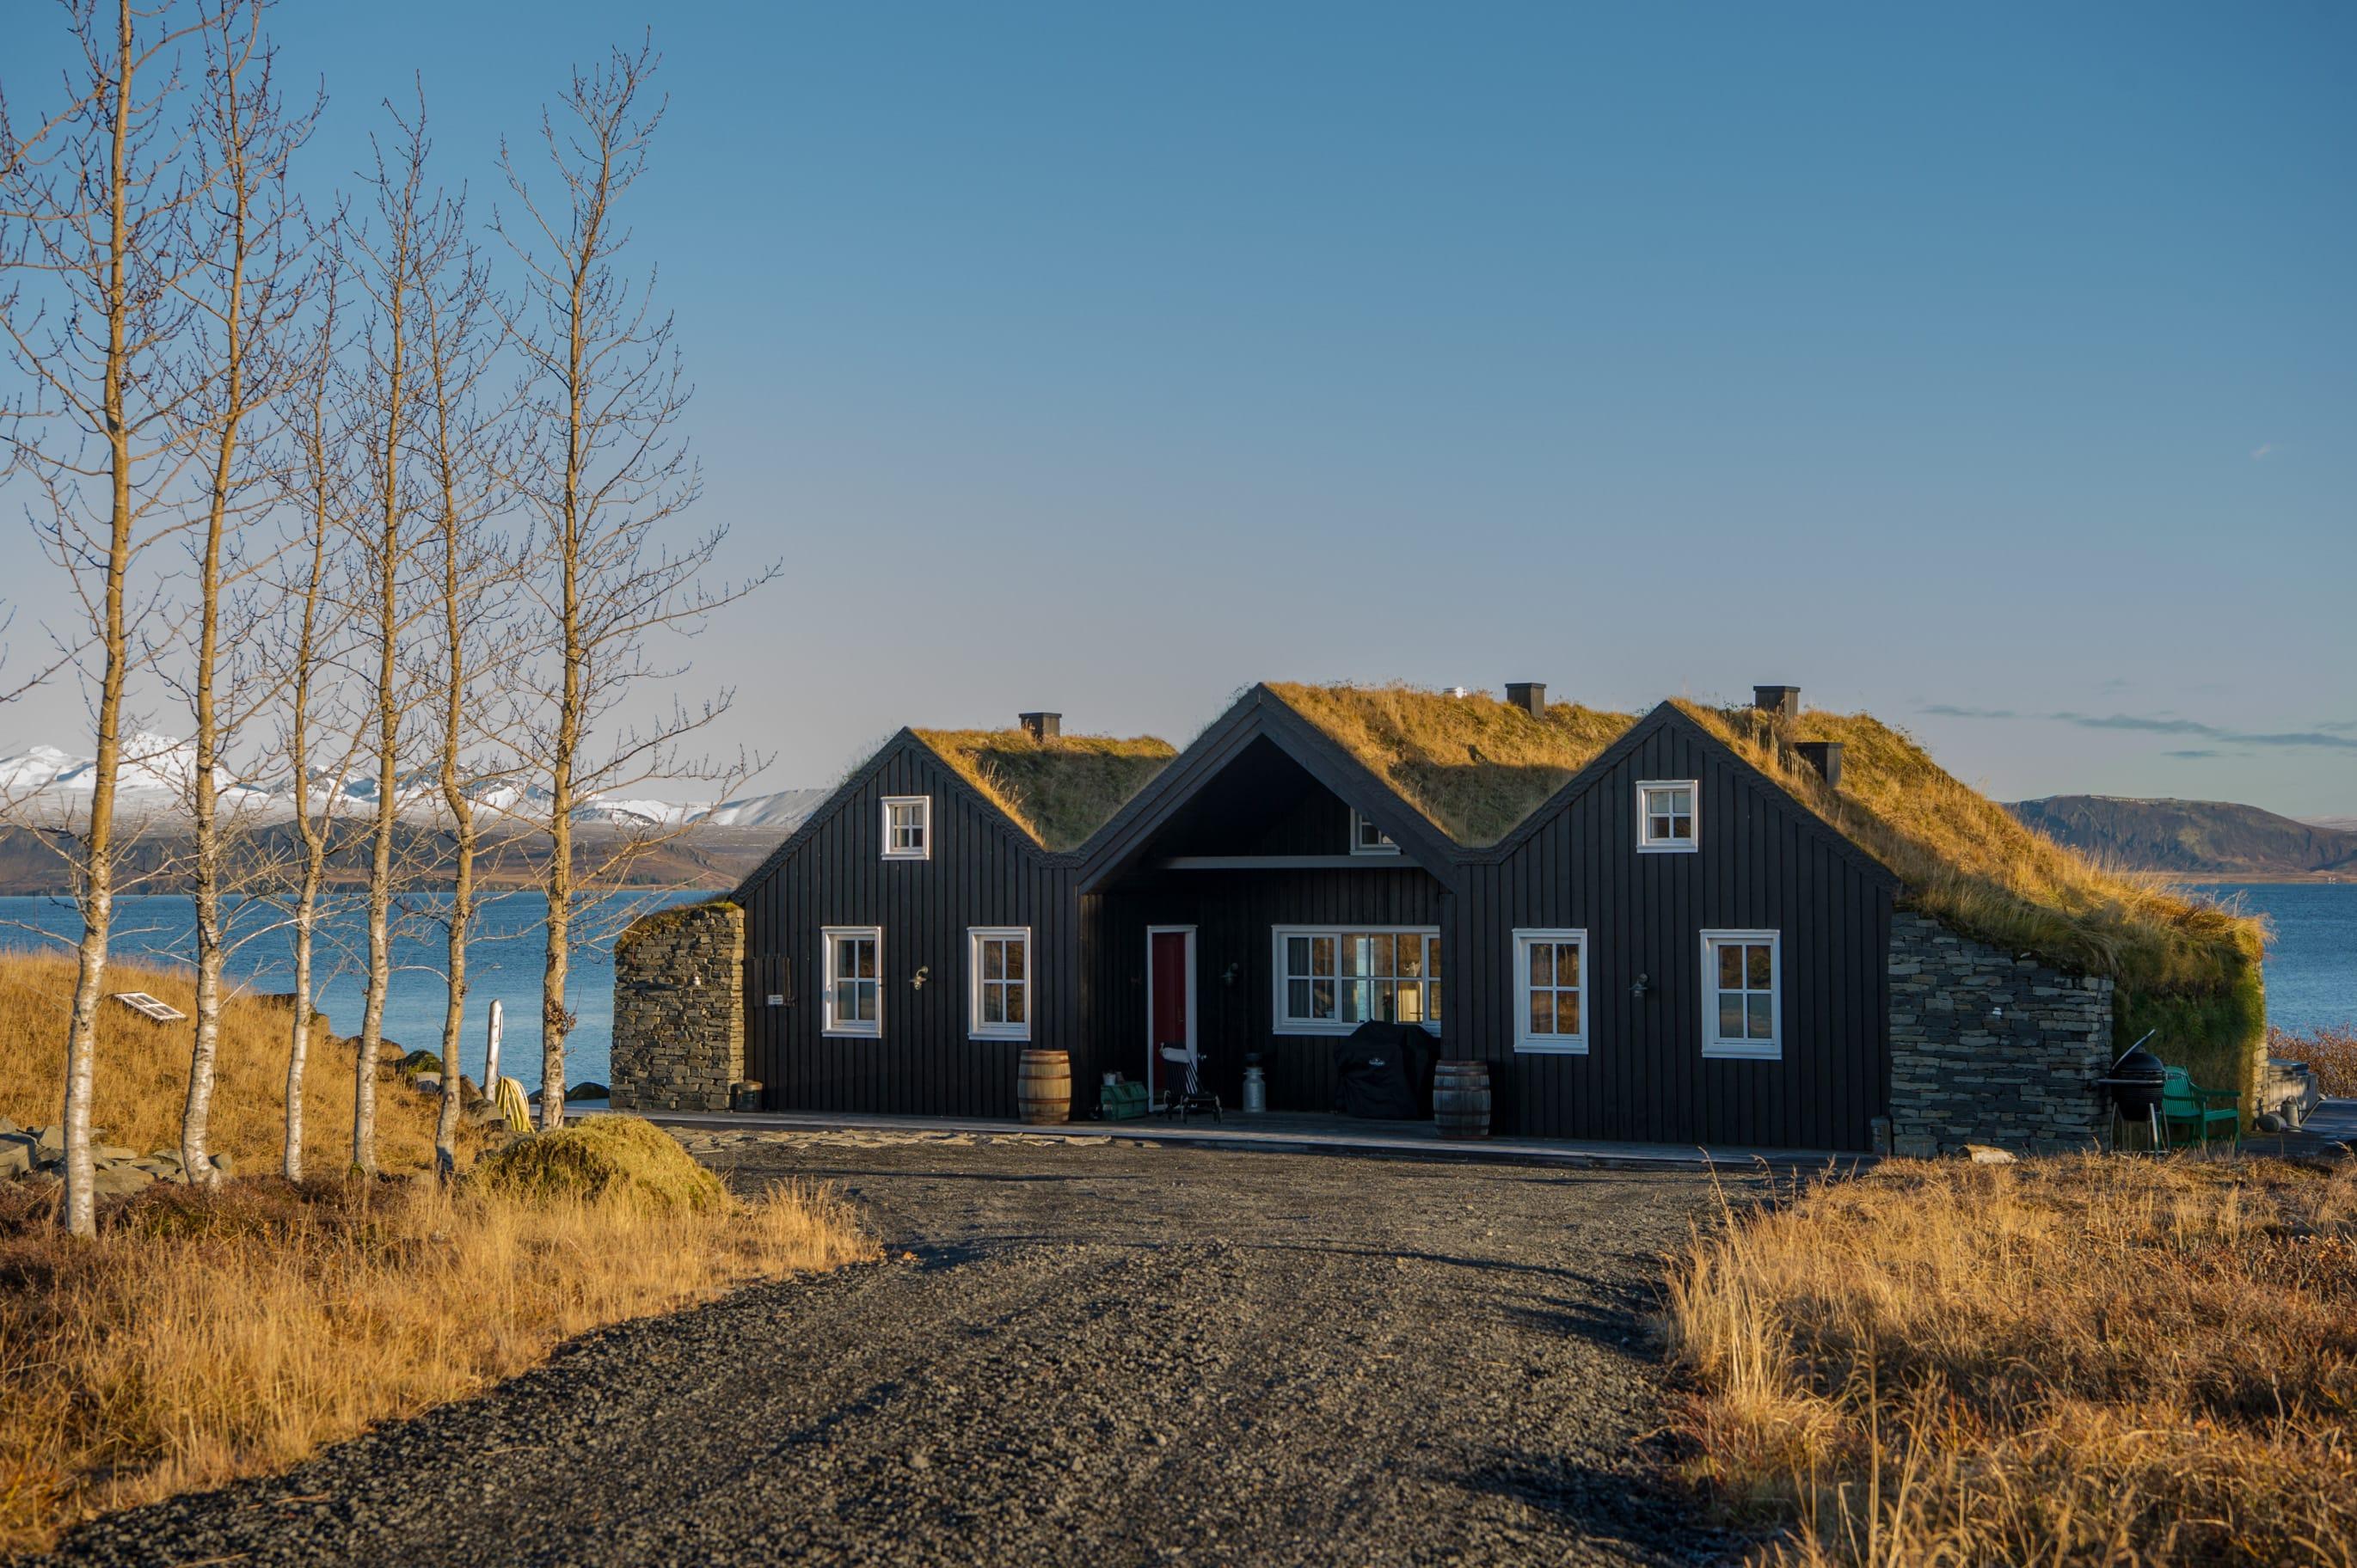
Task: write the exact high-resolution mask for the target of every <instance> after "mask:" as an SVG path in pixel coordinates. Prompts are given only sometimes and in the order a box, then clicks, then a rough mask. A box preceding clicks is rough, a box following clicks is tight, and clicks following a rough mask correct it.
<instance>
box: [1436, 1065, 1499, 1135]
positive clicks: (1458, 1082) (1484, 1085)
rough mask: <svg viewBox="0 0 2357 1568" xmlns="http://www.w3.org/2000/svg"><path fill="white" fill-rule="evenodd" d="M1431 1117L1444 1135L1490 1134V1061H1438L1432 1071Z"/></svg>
mask: <svg viewBox="0 0 2357 1568" xmlns="http://www.w3.org/2000/svg"><path fill="white" fill-rule="evenodd" d="M1432 1119H1433V1121H1435V1122H1437V1123H1439V1125H1440V1135H1441V1136H1442V1137H1444V1138H1486V1137H1488V1136H1489V1135H1490V1064H1489V1063H1488V1062H1442V1063H1441V1064H1440V1065H1439V1066H1437V1067H1436V1068H1434V1069H1433V1070H1432Z"/></svg>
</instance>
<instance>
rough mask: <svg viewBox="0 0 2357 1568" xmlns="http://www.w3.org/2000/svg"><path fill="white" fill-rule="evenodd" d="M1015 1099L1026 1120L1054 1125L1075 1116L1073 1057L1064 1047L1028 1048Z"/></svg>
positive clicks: (1017, 1079) (1018, 1079) (1016, 1079)
mask: <svg viewBox="0 0 2357 1568" xmlns="http://www.w3.org/2000/svg"><path fill="white" fill-rule="evenodd" d="M1015 1102H1016V1104H1017V1106H1018V1107H1020V1108H1021V1110H1022V1112H1023V1120H1025V1121H1026V1122H1036V1123H1039V1124H1040V1125H1043V1126H1052V1125H1054V1124H1055V1123H1057V1122H1069V1121H1071V1119H1072V1058H1071V1057H1069V1056H1066V1055H1065V1054H1064V1053H1063V1052H1062V1051H1035V1050H1028V1049H1027V1050H1025V1051H1024V1053H1023V1065H1022V1067H1021V1068H1020V1069H1017V1072H1016V1076H1015Z"/></svg>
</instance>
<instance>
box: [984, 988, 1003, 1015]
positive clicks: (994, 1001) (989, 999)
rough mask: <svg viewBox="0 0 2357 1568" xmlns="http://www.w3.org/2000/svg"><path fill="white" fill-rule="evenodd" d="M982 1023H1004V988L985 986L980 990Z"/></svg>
mask: <svg viewBox="0 0 2357 1568" xmlns="http://www.w3.org/2000/svg"><path fill="white" fill-rule="evenodd" d="M982 1021H983V1022H984V1023H985V1024H1004V1023H1005V1022H1006V987H1005V986H1002V985H985V986H984V987H983V988H982Z"/></svg>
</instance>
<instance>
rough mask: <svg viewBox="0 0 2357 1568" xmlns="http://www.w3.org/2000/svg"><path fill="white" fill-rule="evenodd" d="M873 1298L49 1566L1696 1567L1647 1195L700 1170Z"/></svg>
mask: <svg viewBox="0 0 2357 1568" xmlns="http://www.w3.org/2000/svg"><path fill="white" fill-rule="evenodd" d="M689 1141H690V1144H691V1146H692V1147H694V1149H695V1150H696V1152H697V1153H698V1154H699V1155H702V1156H703V1157H705V1159H707V1160H708V1161H710V1162H711V1163H712V1164H714V1165H716V1166H718V1167H719V1168H721V1169H722V1170H724V1171H725V1172H726V1173H727V1174H728V1175H729V1177H730V1179H731V1180H732V1181H734V1182H736V1183H737V1184H739V1185H740V1186H743V1187H754V1186H758V1185H759V1184H760V1183H762V1182H764V1181H767V1180H769V1179H772V1178H775V1177H779V1176H806V1177H817V1178H820V1179H823V1180H826V1181H830V1182H833V1183H835V1184H836V1185H837V1186H838V1187H842V1188H844V1189H845V1190H847V1191H848V1192H849V1193H850V1194H851V1195H852V1196H853V1197H855V1198H856V1200H857V1202H858V1203H859V1204H860V1206H861V1207H862V1208H863V1209H864V1210H865V1212H866V1216H867V1220H868V1223H869V1224H870V1225H871V1227H872V1228H873V1229H874V1230H875V1231H876V1232H877V1235H878V1236H879V1237H880V1238H881V1239H882V1240H884V1241H885V1242H886V1244H887V1245H888V1248H889V1251H890V1257H891V1260H892V1261H890V1262H883V1263H877V1264H868V1265H862V1266H860V1267H856V1268H853V1269H847V1270H844V1271H841V1272H839V1273H834V1274H830V1275H823V1276H819V1277H814V1278H811V1279H806V1280H795V1281H789V1282H784V1283H778V1284H774V1285H765V1286H760V1287H757V1288H755V1289H751V1290H748V1291H745V1292H743V1293H740V1294H737V1295H735V1296H732V1297H730V1298H729V1299H727V1300H726V1301H722V1302H718V1303H716V1304H714V1305H710V1306H706V1307H703V1308H700V1309H697V1310H695V1311H692V1312H687V1313H683V1314H681V1315H679V1316H673V1317H669V1318H662V1319H656V1320H650V1321H646V1322H640V1323H635V1324H627V1325H624V1326H619V1327H617V1328H614V1329H610V1330H608V1331H606V1332H603V1333H599V1334H595V1335H592V1336H589V1337H587V1338H585V1339H582V1340H580V1341H577V1342H576V1343H575V1344H573V1345H571V1346H569V1347H567V1348H565V1350H563V1351H562V1352H561V1353H560V1354H559V1355H558V1356H557V1357H556V1359H554V1361H552V1362H551V1363H550V1364H549V1365H548V1366H546V1367H544V1368H543V1369H540V1370H537V1371H535V1372H533V1373H530V1374H527V1375H526V1376H524V1377H522V1378H519V1379H517V1380H514V1381H512V1382H511V1383H508V1384H505V1385H503V1386H502V1387H500V1388H499V1389H497V1390H495V1391H491V1392H490V1393H489V1394H486V1395H484V1396H483V1397H481V1398H479V1399H475V1400H470V1401H468V1402H463V1403H460V1404H456V1405H451V1406H447V1407H445V1408H443V1409H441V1410H437V1411H435V1412H430V1413H428V1414H426V1415H425V1416H423V1417H420V1418H419V1419H417V1420H414V1421H409V1422H404V1423H397V1424H394V1425H391V1426H387V1427H384V1428H381V1429H379V1430H377V1431H375V1432H372V1433H371V1434H367V1435H365V1436H362V1437H361V1438H358V1439H356V1440H354V1441H352V1442H350V1443H346V1444H340V1445H339V1446H338V1447H336V1448H333V1449H331V1450H328V1451H327V1452H325V1453H323V1454H321V1455H319V1456H317V1458H316V1459H314V1460H313V1461H311V1462H310V1463H308V1464H306V1465H304V1466H300V1467H299V1468H297V1469H296V1470H295V1471H293V1472H291V1473H290V1474H288V1475H285V1476H283V1477H275V1478H274V1479H271V1480H268V1481H262V1482H254V1483H249V1484H245V1485H242V1486H237V1487H229V1488H227V1489H224V1490H222V1491H219V1492H212V1493H206V1494H202V1495H199V1496H193V1497H188V1498H178V1499H175V1500H173V1501H169V1502H166V1503H162V1504H158V1505H156V1506H154V1507H151V1508H146V1509H138V1510H135V1511H133V1512H130V1513H125V1514H119V1515H115V1516H113V1517H112V1518H110V1519H107V1520H100V1521H98V1522H97V1523H95V1524H93V1525H91V1526H88V1527H86V1528H85V1529H83V1530H81V1531H79V1532H77V1533H76V1534H75V1535H74V1536H72V1537H70V1538H69V1539H68V1541H66V1542H65V1544H64V1547H63V1550H62V1553H61V1556H60V1557H59V1559H58V1560H59V1561H61V1562H69V1563H85V1564H87V1563H179V1564H192V1563H221V1564H226V1563H239V1564H267V1563H330V1562H333V1563H385V1564H425V1563H463V1564H467V1565H468V1568H489V1565H491V1564H497V1563H583V1564H621V1563H680V1564H695V1565H698V1568H707V1565H725V1564H737V1563H775V1562H813V1563H992V1564H998V1563H1006V1564H1032V1563H1086V1564H1090V1565H1091V1568H1115V1565H1119V1564H1129V1563H1337V1564H1344V1563H1347V1564H1352V1565H1363V1564H1383V1563H1695V1562H1707V1561H1716V1560H1717V1559H1719V1558H1720V1557H1722V1556H1724V1555H1725V1554H1726V1553H1727V1552H1728V1551H1729V1550H1730V1549H1731V1547H1732V1545H1733V1544H1734V1543H1733V1542H1731V1541H1728V1540H1727V1539H1726V1538H1724V1537H1722V1536H1719V1535H1717V1533H1715V1532H1713V1531H1710V1530H1706V1529H1705V1528H1703V1527H1702V1526H1701V1525H1700V1524H1699V1523H1698V1522H1697V1521H1695V1520H1694V1519H1692V1518H1691V1517H1690V1515H1689V1510H1688V1509H1686V1508H1685V1506H1684V1504H1683V1503H1682V1501H1681V1500H1680V1498H1678V1497H1677V1496H1676V1494H1675V1493H1674V1491H1672V1490H1670V1489H1668V1488H1667V1487H1665V1486H1664V1485H1663V1483H1662V1482H1661V1481H1660V1480H1659V1479H1658V1477H1659V1474H1660V1472H1661V1469H1662V1467H1663V1466H1664V1465H1665V1464H1666V1463H1667V1462H1668V1460H1669V1458H1670V1456H1671V1450H1670V1448H1669V1444H1668V1442H1667V1440H1666V1439H1665V1438H1663V1436H1662V1435H1661V1428H1662V1425H1663V1397H1664V1396H1663V1389H1662V1386H1661V1382H1660V1377H1659V1372H1658V1369H1657V1367H1656V1365H1655V1362H1654V1360H1653V1358H1652V1353H1651V1352H1650V1351H1649V1349H1648V1348H1647V1341H1646V1332H1645V1328H1644V1323H1643V1319H1644V1315H1645V1314H1646V1313H1647V1311H1648V1310H1649V1309H1650V1308H1651V1306H1652V1288H1653V1282H1654V1280H1655V1279H1656V1278H1657V1277H1658V1274H1659V1268H1658V1262H1657V1261H1658V1259H1659V1257H1660V1255H1661V1254H1662V1253H1663V1251H1666V1250H1668V1249H1670V1248H1672V1247H1674V1246H1675V1245H1676V1244H1677V1242H1678V1241H1679V1240H1680V1239H1681V1238H1682V1237H1683V1236H1684V1234H1685V1229H1686V1225H1687V1222H1688V1219H1689V1218H1690V1217H1691V1216H1694V1215H1695V1214H1697V1213H1699V1212H1702V1211H1703V1210H1705V1209H1706V1207H1707V1206H1708V1205H1710V1204H1711V1203H1712V1201H1713V1199H1712V1197H1711V1192H1710V1188H1709V1185H1708V1182H1707V1180H1706V1178H1705V1177H1703V1176H1699V1175H1697V1174H1694V1173H1688V1172H1670V1171H1610V1170H1578V1171H1564V1170H1539V1169H1530V1168H1520V1167H1513V1166H1503V1165H1447V1164H1426V1163H1414V1162H1407V1161H1386V1160H1366V1159H1355V1158H1340V1157H1332V1156H1315V1155H1283V1154H1257V1153H1252V1154H1247V1153H1232V1152H1221V1151H1214V1150H1206V1149H1189V1148H1181V1147H1175V1146H1167V1145H1166V1146H1161V1147H1153V1146H1145V1147H1141V1146H1135V1145H1122V1144H1092V1143H1089V1142H1084V1141H1083V1142H1074V1143H1070V1144H1055V1143H1043V1142H1039V1141H1036V1140H1017V1139H1009V1138H991V1139H985V1140H982V1141H975V1140H974V1139H955V1138H941V1137H935V1138H930V1139H921V1140H911V1139H898V1140H889V1139H882V1138H876V1137H861V1138H851V1137H843V1136H835V1137H826V1136H813V1135H809V1134H764V1135H758V1136H753V1135H745V1134H737V1133H726V1134H691V1135H689Z"/></svg>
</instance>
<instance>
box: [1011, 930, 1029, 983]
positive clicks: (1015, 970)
mask: <svg viewBox="0 0 2357 1568" xmlns="http://www.w3.org/2000/svg"><path fill="white" fill-rule="evenodd" d="M1030 955H1031V944H1030V943H1029V942H1028V941H1026V940H1024V939H1023V938H1021V937H1015V938H1012V939H1010V940H1008V941H1007V943H1006V978H1007V979H1009V980H1021V979H1023V978H1024V974H1023V969H1024V961H1025V960H1026V959H1028V958H1029V957H1030Z"/></svg>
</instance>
